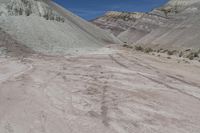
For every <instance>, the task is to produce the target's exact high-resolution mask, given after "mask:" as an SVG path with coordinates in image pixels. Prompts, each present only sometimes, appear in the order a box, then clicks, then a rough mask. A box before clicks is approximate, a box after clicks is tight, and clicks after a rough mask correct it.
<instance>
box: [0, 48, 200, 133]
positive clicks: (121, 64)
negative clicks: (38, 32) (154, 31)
mask: <svg viewBox="0 0 200 133" xmlns="http://www.w3.org/2000/svg"><path fill="white" fill-rule="evenodd" d="M104 51H105V50H104ZM199 110H200V63H199V62H195V61H191V62H190V63H189V64H187V63H184V62H179V63H178V62H177V59H174V58H172V59H170V60H169V59H167V58H164V57H156V56H152V55H148V54H144V53H138V52H129V51H126V50H115V51H112V52H109V51H107V52H102V51H99V52H96V53H91V54H84V55H79V56H66V57H46V56H31V57H27V58H25V59H23V60H18V59H15V58H11V57H7V58H5V57H1V58H0V133H102V132H103V133H199V131H200V113H199Z"/></svg>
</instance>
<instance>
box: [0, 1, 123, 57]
mask: <svg viewBox="0 0 200 133" xmlns="http://www.w3.org/2000/svg"><path fill="white" fill-rule="evenodd" d="M0 27H1V30H2V31H4V32H6V33H7V34H9V35H10V36H12V38H13V39H15V40H16V41H17V42H18V43H19V44H22V45H25V46H27V47H29V48H30V49H32V50H34V51H38V52H42V53H49V54H65V53H70V52H75V51H77V50H82V51H84V50H86V51H87V50H89V49H96V48H99V47H102V46H104V45H105V44H106V43H119V42H120V41H119V40H118V39H116V38H115V37H114V36H112V35H110V34H109V33H107V32H105V31H104V30H101V29H99V28H98V27H96V26H93V25H92V24H90V23H88V22H86V21H85V20H83V19H81V18H79V17H77V16H75V15H73V14H72V13H70V12H69V11H66V10H65V9H63V8H62V7H60V6H58V5H57V4H55V3H54V2H52V1H49V0H39V1H38V0H7V1H4V0H1V1H0Z"/></svg>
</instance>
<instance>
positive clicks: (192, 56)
mask: <svg viewBox="0 0 200 133" xmlns="http://www.w3.org/2000/svg"><path fill="white" fill-rule="evenodd" d="M197 57H199V53H198V52H190V53H189V54H188V55H187V56H186V58H188V59H190V60H193V59H194V58H197Z"/></svg>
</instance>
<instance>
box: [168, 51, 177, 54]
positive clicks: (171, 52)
mask: <svg viewBox="0 0 200 133" xmlns="http://www.w3.org/2000/svg"><path fill="white" fill-rule="evenodd" d="M176 52H177V51H176V50H172V51H170V50H168V51H167V54H168V55H174V54H175V53H176Z"/></svg>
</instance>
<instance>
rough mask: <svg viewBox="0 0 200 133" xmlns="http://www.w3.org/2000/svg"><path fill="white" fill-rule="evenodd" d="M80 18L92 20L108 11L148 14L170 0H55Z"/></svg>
mask: <svg viewBox="0 0 200 133" xmlns="http://www.w3.org/2000/svg"><path fill="white" fill-rule="evenodd" d="M54 1H55V2H57V3H59V4H60V5H62V6H63V7H65V8H67V9H68V10H70V11H72V12H74V13H75V14H77V15H79V16H80V17H82V18H84V19H87V20H91V19H94V18H96V17H98V16H101V15H103V14H104V13H105V12H106V11H111V10H114V11H128V12H134V11H138V12H148V11H150V10H152V9H153V8H155V7H158V6H160V5H163V4H164V3H166V2H167V1H168V0H54Z"/></svg>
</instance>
